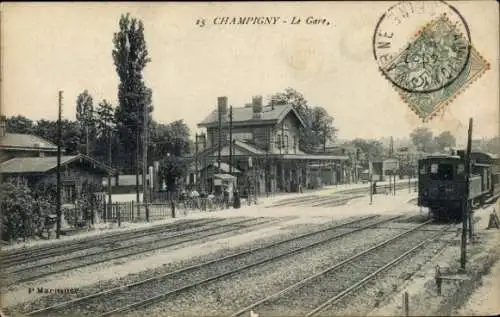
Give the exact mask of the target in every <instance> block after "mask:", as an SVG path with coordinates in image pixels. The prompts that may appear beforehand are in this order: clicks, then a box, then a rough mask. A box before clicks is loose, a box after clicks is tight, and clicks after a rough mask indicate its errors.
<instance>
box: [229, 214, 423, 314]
mask: <svg viewBox="0 0 500 317" xmlns="http://www.w3.org/2000/svg"><path fill="white" fill-rule="evenodd" d="M431 222H432V220H429V221H426V222H424V223H422V224H419V225H417V226H415V227H413V228H411V229H409V230H406V231H404V232H402V233H400V234H398V235H396V236H394V237H392V238H389V239H387V240H385V241H384V242H381V243H379V244H377V245H375V246H373V247H371V248H369V249H367V250H364V251H362V252H360V253H358V254H355V255H354V256H352V257H350V258H348V259H346V260H343V261H341V262H339V263H337V264H335V265H333V266H330V267H328V268H326V269H324V270H322V271H321V272H318V273H316V274H313V275H311V276H309V277H307V278H305V279H303V280H301V281H299V282H297V283H294V284H292V285H290V286H288V287H287V288H285V289H283V290H281V291H279V292H276V293H274V294H271V295H269V296H267V297H265V298H263V299H261V300H259V301H257V302H255V303H253V304H251V305H248V306H247V307H245V308H242V309H240V310H239V311H237V312H236V313H234V314H232V315H231V317H237V316H240V315H242V314H244V313H245V312H247V311H249V310H252V309H254V308H255V307H257V306H259V305H261V304H263V303H265V302H268V301H270V300H272V299H276V298H278V297H280V296H281V295H284V294H286V293H288V292H290V291H291V290H294V289H297V288H299V287H300V286H302V285H304V284H306V283H308V282H310V281H312V280H314V279H317V278H318V277H321V276H323V275H325V274H326V273H329V272H331V271H335V270H337V269H339V268H341V267H344V266H345V265H346V264H349V263H350V262H352V261H354V260H356V259H358V258H359V257H361V256H363V255H365V254H368V253H370V252H373V251H375V250H377V249H379V248H381V247H383V246H385V245H387V244H389V243H391V242H394V241H397V240H398V239H399V238H401V237H403V236H406V235H407V234H409V233H411V232H414V231H416V230H418V229H420V228H421V227H423V226H426V225H428V224H429V223H431Z"/></svg>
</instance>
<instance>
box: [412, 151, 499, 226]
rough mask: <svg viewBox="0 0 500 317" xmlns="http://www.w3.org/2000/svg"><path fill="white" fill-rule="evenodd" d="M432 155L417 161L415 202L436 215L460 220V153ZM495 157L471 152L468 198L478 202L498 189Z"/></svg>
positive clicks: (462, 174)
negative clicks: (416, 199) (416, 197)
mask: <svg viewBox="0 0 500 317" xmlns="http://www.w3.org/2000/svg"><path fill="white" fill-rule="evenodd" d="M457 154H458V155H435V156H429V157H427V158H424V159H421V160H419V162H418V166H419V175H418V178H419V180H418V184H419V185H418V186H419V189H418V205H419V206H422V207H427V208H429V210H430V212H431V215H432V216H434V217H436V218H447V219H460V218H461V215H462V204H463V196H464V195H465V189H466V188H465V186H466V179H465V165H464V152H463V151H458V153H457ZM499 163H500V162H499V160H498V158H497V157H495V156H493V155H490V154H486V153H480V152H472V153H471V169H470V176H469V196H468V200H469V201H470V202H471V203H472V204H473V205H482V204H483V203H484V200H485V199H486V198H488V197H490V196H493V195H496V194H498V192H499V191H500V173H499V167H500V166H499Z"/></svg>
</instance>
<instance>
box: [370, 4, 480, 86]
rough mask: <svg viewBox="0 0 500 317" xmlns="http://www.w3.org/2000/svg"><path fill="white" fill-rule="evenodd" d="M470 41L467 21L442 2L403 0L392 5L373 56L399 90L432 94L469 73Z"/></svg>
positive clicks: (376, 38) (379, 30) (376, 35)
mask: <svg viewBox="0 0 500 317" xmlns="http://www.w3.org/2000/svg"><path fill="white" fill-rule="evenodd" d="M470 51H471V39H470V32H469V27H468V25H467V23H466V22H465V19H464V18H463V17H462V15H461V14H460V13H459V12H458V10H457V9H455V8H454V7H453V6H451V5H449V4H447V3H445V2H442V1H404V2H399V3H397V4H395V5H394V6H392V7H390V8H389V9H388V10H387V11H386V12H385V13H384V14H383V15H382V16H381V17H380V19H379V21H378V23H377V26H376V27H375V32H374V34H373V54H374V57H375V60H376V61H377V63H378V66H379V68H380V71H381V72H382V74H383V75H384V76H385V77H387V79H389V81H391V82H392V84H394V85H395V86H396V87H398V88H400V89H402V90H404V91H407V92H412V93H430V92H434V91H438V90H440V89H443V88H445V87H447V86H449V85H450V84H452V83H453V82H454V81H455V79H457V78H458V77H459V76H460V74H461V73H462V72H463V71H464V70H465V68H466V66H467V64H468V62H469V57H470Z"/></svg>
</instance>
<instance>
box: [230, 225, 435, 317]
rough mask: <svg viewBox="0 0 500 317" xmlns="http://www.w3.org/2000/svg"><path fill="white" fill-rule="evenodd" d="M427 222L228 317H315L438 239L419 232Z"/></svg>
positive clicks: (433, 235)
mask: <svg viewBox="0 0 500 317" xmlns="http://www.w3.org/2000/svg"><path fill="white" fill-rule="evenodd" d="M430 222H431V221H427V222H425V223H422V224H420V225H417V226H415V227H413V228H411V229H409V230H407V231H405V232H403V233H400V234H398V235H396V236H394V237H392V238H390V239H387V240H386V241H384V242H382V243H379V244H377V245H375V246H373V247H371V248H369V249H367V250H364V251H362V252H359V253H357V254H355V255H353V256H352V257H350V258H348V259H346V260H344V261H341V262H340V263H336V264H335V265H332V266H330V267H328V268H326V269H324V270H322V271H321V272H319V273H317V274H313V275H311V276H309V277H307V278H306V279H303V280H301V281H299V282H297V283H295V284H293V285H290V286H288V287H287V288H285V289H283V290H281V291H279V292H276V293H274V294H272V295H269V296H267V297H265V298H263V299H261V300H259V301H257V302H255V303H253V304H251V305H249V306H247V307H245V308H243V309H241V310H239V311H237V312H235V313H233V314H232V315H231V317H237V316H241V315H243V314H244V313H247V312H249V311H250V310H253V311H254V312H256V313H258V314H261V315H264V316H265V315H272V314H273V315H290V314H293V315H297V316H299V315H300V316H304V315H305V316H307V317H309V316H313V315H317V314H319V313H320V312H322V311H324V310H325V309H327V308H329V307H331V305H333V304H334V303H336V302H338V301H339V300H341V299H342V298H344V297H345V296H347V295H349V294H352V293H353V292H354V291H355V290H357V289H359V288H360V287H361V286H363V285H365V284H366V283H368V282H370V281H371V280H373V278H374V277H376V276H377V275H378V274H379V273H381V272H383V271H385V270H387V269H389V268H391V267H393V266H394V265H396V264H397V263H399V262H401V261H402V260H403V259H405V258H406V257H408V256H410V255H411V254H413V253H414V252H415V251H417V250H418V249H420V248H423V247H425V246H426V245H427V244H428V243H430V242H431V241H432V240H434V239H436V238H437V237H439V236H441V235H442V234H443V233H442V232H439V233H436V234H430V233H429V231H422V230H420V229H422V228H423V227H425V226H427V225H428V224H429V223H430ZM284 309H286V311H284Z"/></svg>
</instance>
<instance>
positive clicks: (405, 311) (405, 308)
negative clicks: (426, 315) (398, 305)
mask: <svg viewBox="0 0 500 317" xmlns="http://www.w3.org/2000/svg"><path fill="white" fill-rule="evenodd" d="M409 315H410V304H409V300H408V292H404V293H403V316H405V317H408V316H409Z"/></svg>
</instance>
